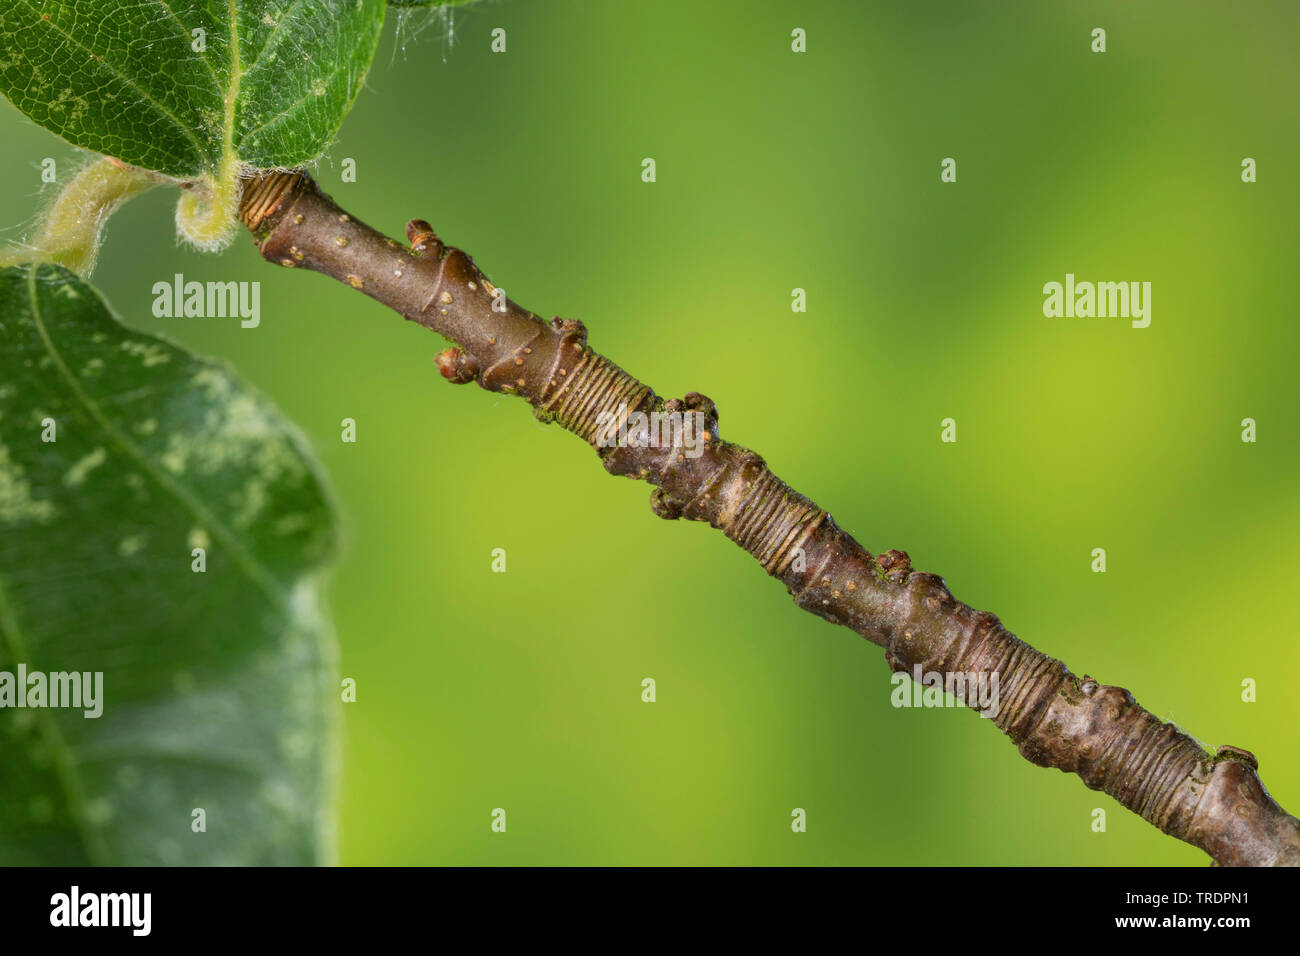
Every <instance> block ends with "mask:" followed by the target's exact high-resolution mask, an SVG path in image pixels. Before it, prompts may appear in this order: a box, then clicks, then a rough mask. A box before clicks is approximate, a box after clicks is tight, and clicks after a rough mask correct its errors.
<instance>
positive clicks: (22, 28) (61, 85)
mask: <svg viewBox="0 0 1300 956" xmlns="http://www.w3.org/2000/svg"><path fill="white" fill-rule="evenodd" d="M383 18H384V2H383V0H61V2H52V0H6V2H5V3H4V4H3V7H2V8H0V91H2V92H3V93H4V94H5V95H6V96H7V97H9V99H10V100H12V101H13V103H14V105H15V106H17V107H18V108H19V109H20V110H22V111H23V112H24V113H26V114H27V115H28V116H30V117H31V118H32V119H33V120H35V121H36V122H37V123H40V124H41V125H42V126H44V127H46V128H47V129H50V130H53V131H54V132H56V133H58V134H59V135H60V136H63V137H64V138H65V139H67V140H69V141H70V142H71V143H73V144H74V145H77V146H81V147H85V148H86V149H92V150H95V151H96V152H100V153H105V154H107V155H110V156H114V157H116V158H117V159H120V160H122V161H123V162H126V163H131V164H133V165H136V166H140V167H143V168H145V169H149V170H154V171H156V172H161V173H165V174H167V175H169V176H174V177H176V178H178V179H201V178H205V177H206V178H210V179H213V180H218V179H221V178H223V177H225V178H228V177H229V174H230V172H231V170H232V169H234V168H235V164H236V163H239V162H242V163H246V164H248V165H251V166H257V167H291V166H298V165H301V164H303V163H306V162H309V161H310V160H312V159H315V158H316V157H317V156H319V155H320V154H321V153H322V152H323V151H324V150H325V148H326V147H327V146H328V145H329V142H330V140H331V139H332V138H333V137H334V134H335V133H336V132H337V131H338V128H339V124H340V123H341V122H342V121H343V117H344V116H345V115H346V114H347V111H348V109H349V107H350V106H351V104H352V101H353V99H354V98H355V97H356V94H357V92H358V91H359V90H360V88H361V83H362V81H363V79H364V78H365V74H366V70H367V68H368V67H369V65H370V60H371V58H372V57H373V56H374V51H375V46H376V44H377V43H378V40H379V30H380V27H381V25H382V23H383ZM196 48H197V49H196ZM235 171H237V170H235Z"/></svg>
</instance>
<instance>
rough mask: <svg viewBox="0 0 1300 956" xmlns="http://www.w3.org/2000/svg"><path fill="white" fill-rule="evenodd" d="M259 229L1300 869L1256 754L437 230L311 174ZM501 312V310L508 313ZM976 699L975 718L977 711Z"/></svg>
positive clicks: (687, 513)
mask: <svg viewBox="0 0 1300 956" xmlns="http://www.w3.org/2000/svg"><path fill="white" fill-rule="evenodd" d="M241 214H242V216H243V219H244V222H245V224H246V225H247V226H248V228H249V229H250V230H251V231H252V233H253V235H254V237H255V238H256V240H257V243H258V248H259V249H260V251H261V253H262V255H263V257H265V258H266V259H268V260H269V261H271V262H275V263H279V264H281V265H284V266H290V267H298V268H306V269H311V270H314V271H316V272H322V273H324V274H325V275H328V276H330V277H332V278H335V279H338V280H339V281H342V282H345V283H347V284H348V285H350V286H352V287H353V288H354V289H358V290H360V291H362V292H364V293H365V294H367V295H369V296H371V297H373V298H375V299H377V300H378V301H380V302H382V303H384V304H385V305H387V306H389V307H390V308H392V309H394V310H396V311H397V312H399V313H401V314H402V315H403V316H405V317H406V318H408V319H411V320H412V321H415V322H418V323H420V324H421V325H424V326H426V327H428V328H430V329H432V330H434V331H436V332H439V333H441V334H442V335H444V336H446V337H447V338H448V339H451V340H452V341H453V342H455V343H457V345H456V347H454V348H450V349H448V350H446V351H445V352H443V353H442V354H440V355H439V357H438V366H439V369H440V370H441V372H442V374H443V375H444V376H445V377H447V378H448V379H449V380H451V381H454V382H460V383H465V382H470V381H477V382H478V383H479V384H480V385H481V386H482V387H483V388H485V389H488V390H489V391H494V392H504V393H508V394H513V395H518V396H519V397H520V398H522V399H524V400H525V401H527V402H528V403H529V404H530V405H532V406H533V409H534V412H535V414H536V415H537V416H538V417H539V418H541V419H543V420H546V421H554V422H556V423H557V424H559V425H561V426H562V427H564V428H566V429H568V430H569V431H571V432H573V433H574V434H576V435H578V436H579V437H581V438H582V439H584V440H585V441H587V442H588V443H589V444H591V445H592V446H593V447H594V448H596V449H597V451H598V452H599V454H600V456H601V460H602V462H603V463H604V466H605V469H606V470H607V471H609V472H610V473H611V474H615V475H624V476H627V477H631V478H641V479H645V480H646V481H648V482H650V483H651V484H653V485H655V486H656V487H655V490H654V493H653V495H652V498H651V501H652V506H653V508H654V510H655V513H656V514H659V515H660V516H661V517H665V518H678V517H682V518H690V519H693V520H697V521H707V522H708V523H709V524H711V525H712V526H713V527H715V528H717V529H718V530H720V531H722V532H723V533H724V534H725V535H726V536H727V537H729V538H730V539H731V540H732V541H734V542H736V543H737V544H738V545H740V546H741V547H742V548H744V549H745V550H746V551H748V552H749V553H750V554H751V555H753V556H754V558H755V559H757V560H758V562H759V563H760V564H762V566H763V568H764V570H766V571H767V572H768V574H770V575H772V576H774V577H776V578H778V579H780V580H781V581H782V583H784V584H785V586H786V588H787V589H788V591H789V592H790V594H791V596H792V597H793V598H794V600H795V603H796V604H798V605H799V606H800V607H802V608H804V609H805V610H808V611H811V612H813V613H814V614H817V615H819V616H820V617H823V618H825V619H826V620H828V621H831V622H832V623H835V624H843V625H845V626H847V627H849V628H852V629H853V630H854V631H856V632H857V633H859V634H861V635H862V636H863V637H865V638H866V639H867V640H869V641H871V642H872V643H874V644H878V645H880V646H881V647H882V648H884V650H885V654H886V658H887V660H888V662H889V664H890V666H891V667H892V668H894V669H895V670H903V671H907V672H909V673H910V672H912V670H913V668H914V667H915V666H916V665H919V666H920V667H921V669H922V670H923V671H926V672H939V673H945V674H946V673H953V672H960V673H963V674H969V673H975V674H984V675H990V674H996V675H997V677H998V681H999V696H1000V708H999V710H998V712H997V714H996V716H995V717H994V718H993V722H994V723H996V724H997V726H998V727H999V728H1000V729H1001V730H1002V731H1003V732H1004V733H1006V734H1007V735H1008V736H1009V737H1010V738H1011V739H1012V740H1013V741H1014V742H1015V743H1016V745H1017V746H1018V747H1019V749H1020V752H1021V754H1023V755H1024V757H1025V758H1026V759H1028V760H1030V761H1032V762H1033V763H1036V764H1039V765H1040V766H1045V767H1056V768H1058V769H1060V770H1063V771H1068V772H1070V773H1076V774H1078V775H1079V776H1080V777H1081V778H1082V779H1083V782H1084V783H1085V784H1087V786H1089V787H1091V788H1092V789H1094V790H1103V791H1105V792H1106V793H1109V794H1110V795H1111V796H1113V797H1114V798H1115V799H1116V800H1118V801H1119V802H1120V803H1122V804H1123V805H1124V806H1126V807H1128V808H1129V809H1131V810H1133V811H1134V812H1136V813H1138V814H1140V815H1141V816H1142V817H1143V818H1144V819H1146V820H1148V821H1149V822H1151V823H1153V824H1154V825H1156V826H1158V827H1159V828H1160V829H1161V830H1163V831H1165V832H1166V833H1168V834H1170V835H1171V836H1175V837H1177V838H1178V839H1180V840H1185V841H1186V842H1188V843H1191V844H1192V845H1194V846H1198V847H1200V848H1201V849H1203V850H1205V852H1207V853H1208V854H1209V855H1210V856H1211V857H1213V858H1214V860H1215V861H1216V862H1218V863H1219V864H1222V865H1238V866H1240V865H1245V866H1251V865H1254V866H1269V865H1291V866H1295V865H1300V821H1297V820H1296V819H1295V818H1294V817H1292V816H1290V815H1289V814H1287V813H1286V812H1285V811H1283V810H1282V809H1281V807H1279V806H1278V805H1277V803H1276V802H1274V801H1273V799H1272V798H1271V797H1270V796H1269V794H1268V792H1267V791H1266V790H1265V789H1264V786H1263V784H1262V783H1260V780H1259V776H1258V774H1257V773H1256V770H1257V765H1256V761H1255V758H1254V756H1253V755H1251V754H1250V753H1249V752H1247V751H1245V750H1241V749H1239V748H1235V747H1220V748H1219V750H1218V752H1217V753H1215V754H1210V753H1207V752H1206V751H1205V750H1204V749H1202V747H1201V746H1200V745H1199V744H1198V743H1197V742H1196V741H1195V740H1193V739H1192V738H1191V737H1189V736H1188V735H1186V734H1184V733H1182V732H1181V731H1179V730H1178V729H1177V728H1176V727H1174V726H1173V725H1172V724H1167V723H1164V722H1162V721H1160V720H1159V719H1157V718H1156V717H1154V716H1153V715H1152V714H1150V713H1149V712H1147V711H1146V710H1144V709H1143V708H1142V707H1140V706H1139V705H1138V704H1137V703H1135V702H1134V700H1133V697H1132V695H1131V694H1130V693H1129V692H1128V691H1127V690H1125V689H1123V688H1121V687H1109V686H1103V685H1101V684H1099V683H1098V682H1097V681H1095V680H1093V679H1092V678H1089V677H1082V678H1080V677H1076V676H1075V675H1074V674H1072V673H1070V671H1069V670H1068V669H1067V668H1066V667H1065V665H1064V664H1062V663H1061V662H1060V661H1058V660H1055V659H1053V658H1051V657H1048V656H1047V655H1045V654H1042V653H1040V652H1038V651H1036V650H1034V649H1033V648H1032V647H1030V646H1029V645H1027V644H1025V643H1024V642H1022V641H1020V640H1019V639H1018V638H1016V637H1015V635H1013V634H1011V633H1010V632H1009V631H1007V629H1006V628H1005V627H1003V626H1002V624H1001V622H1000V621H999V620H998V618H997V617H996V616H995V615H993V614H990V613H988V612H986V611H976V610H974V609H973V608H971V607H969V606H968V605H966V604H963V603H961V602H960V601H957V600H955V599H954V598H953V596H952V595H951V594H950V593H949V591H948V588H947V587H946V586H945V585H944V582H943V579H942V578H940V577H938V576H937V575H933V574H925V573H922V572H919V571H914V570H912V568H911V566H910V562H909V561H908V557H907V555H906V554H905V553H903V552H901V551H887V552H885V553H883V554H880V555H878V556H873V555H871V554H870V553H868V552H867V551H866V549H864V548H863V547H862V546H861V545H859V544H858V543H857V542H856V541H855V540H854V539H853V538H852V537H850V536H849V535H848V534H846V533H845V532H844V531H842V530H841V529H840V528H839V527H838V526H837V525H836V523H835V522H834V520H833V519H832V518H831V516H830V515H829V514H827V513H826V512H825V511H823V510H822V509H821V508H819V507H818V506H817V505H815V504H814V503H813V502H812V501H810V500H808V499H807V498H805V497H803V496H802V495H800V494H798V493H797V492H795V491H793V490H792V489H791V488H790V487H789V486H787V485H786V484H785V483H784V482H783V481H781V480H780V479H779V478H777V477H776V475H774V474H773V473H772V471H771V470H770V469H769V468H768V467H767V464H766V463H765V462H764V461H763V459H762V458H761V457H759V456H758V455H757V454H755V453H754V452H752V451H750V450H748V449H746V448H743V447H741V446H739V445H735V444H732V443H731V442H727V441H723V440H722V439H721V438H720V437H719V436H718V416H717V409H716V408H715V407H714V405H713V403H712V402H711V401H709V399H707V398H705V397H704V396H702V395H699V394H697V393H690V394H688V395H686V396H685V397H684V398H682V399H670V400H667V401H664V400H663V399H661V398H659V397H658V396H657V395H655V393H654V392H653V391H652V390H651V389H650V388H649V387H648V386H646V385H643V384H642V383H641V382H639V381H637V380H636V379H635V378H633V377H632V376H630V375H628V374H627V373H626V372H624V371H623V370H622V369H621V368H619V367H618V366H617V365H615V364H614V363H613V362H611V361H609V360H608V359H606V358H605V357H603V356H601V355H600V354H598V353H597V352H595V351H593V350H592V349H590V348H588V347H587V345H586V329H585V328H584V327H583V325H582V323H581V322H577V321H575V320H571V319H570V320H561V319H554V320H552V321H550V322H544V321H542V320H540V319H539V318H538V317H537V316H535V315H534V314H533V313H531V312H528V311H526V310H524V309H522V308H520V307H519V306H517V305H515V304H514V303H513V302H509V301H508V300H505V299H504V298H503V297H501V296H500V295H499V294H498V293H497V290H496V288H495V287H494V286H493V285H492V283H491V282H490V281H489V280H488V279H487V277H486V276H484V275H483V273H482V272H481V271H479V269H478V268H477V267H476V266H475V265H474V262H473V260H472V259H470V257H469V256H468V255H466V254H465V253H464V252H462V251H461V250H459V249H456V248H453V247H451V246H448V245H446V244H444V243H443V242H442V241H441V240H440V239H438V238H437V236H435V235H434V233H433V230H432V229H431V228H430V227H429V226H428V224H427V223H424V222H422V221H419V220H413V221H412V222H411V223H410V224H409V225H408V226H407V236H408V239H409V240H410V243H411V244H410V246H409V247H407V246H404V245H401V244H399V243H397V242H395V241H394V240H392V239H389V238H386V237H385V236H383V235H382V234H380V233H379V232H376V231H375V230H373V229H371V228H370V227H369V226H366V225H365V224H364V223H361V222H358V221H356V220H355V219H353V218H351V217H350V216H349V215H348V214H347V213H345V212H344V211H343V210H341V209H340V208H339V207H338V206H337V205H336V204H335V203H334V202H333V200H331V199H330V198H329V197H328V196H325V195H324V194H323V193H321V192H320V191H319V189H318V188H317V187H316V185H315V184H314V183H313V182H312V181H311V179H310V178H308V177H307V176H306V175H305V174H301V173H273V174H269V175H268V176H266V177H265V178H260V179H252V180H249V181H248V182H247V183H246V185H245V191H244V198H243V203H242V206H241ZM494 306H495V307H494ZM653 411H658V412H674V411H677V412H699V413H700V414H701V416H702V421H703V422H704V429H705V435H704V437H705V438H706V439H707V440H706V441H705V442H704V445H703V450H702V453H701V454H699V455H698V456H695V457H692V456H690V455H688V454H686V453H685V447H684V445H683V442H682V435H681V434H680V433H674V435H673V441H672V442H671V443H669V444H662V443H661V446H660V447H631V446H627V445H625V446H623V447H605V446H604V442H603V441H602V437H603V435H604V434H605V433H606V429H607V427H608V423H609V422H610V421H611V420H612V421H614V422H615V423H622V422H626V421H627V419H628V417H629V416H631V415H632V414H633V413H635V412H642V413H649V412H653ZM972 702H973V701H972Z"/></svg>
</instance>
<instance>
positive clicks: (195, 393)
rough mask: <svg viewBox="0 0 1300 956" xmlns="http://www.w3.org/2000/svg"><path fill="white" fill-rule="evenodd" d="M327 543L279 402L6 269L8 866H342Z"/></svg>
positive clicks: (0, 379)
mask: <svg viewBox="0 0 1300 956" xmlns="http://www.w3.org/2000/svg"><path fill="white" fill-rule="evenodd" d="M333 546H334V523H333V519H332V512H331V508H330V506H329V502H328V499H327V495H326V494H325V493H324V491H323V489H322V484H321V481H320V479H319V478H318V476H317V472H316V468H315V465H314V464H313V462H312V460H311V458H310V456H309V454H308V452H307V450H306V448H305V447H304V444H303V442H302V441H301V440H300V439H299V438H298V436H297V435H296V434H295V433H294V432H293V430H292V429H291V427H290V426H288V425H287V424H286V422H285V420H284V419H283V418H282V417H281V416H280V415H279V413H278V412H277V411H276V410H275V409H274V408H273V407H272V406H271V405H270V403H269V402H268V401H267V400H265V399H264V398H261V397H260V396H258V395H257V394H255V393H254V392H252V391H251V390H250V389H249V388H248V386H246V385H245V384H243V383H242V382H240V381H239V380H238V379H236V378H235V377H234V376H233V375H232V374H231V373H230V372H229V371H227V370H226V369H224V368H222V367H220V366H218V365H217V364H214V363H212V362H209V361H203V360H200V359H197V358H195V357H193V356H191V355H189V354H188V353H186V352H185V351H183V350H181V349H180V348H177V347H176V346H174V345H171V344H170V343H168V342H166V341H165V340H162V339H159V338H157V337H154V336H151V335H144V334H140V333H138V332H133V331H131V330H129V329H127V328H125V327H124V326H123V325H122V324H121V323H120V322H119V321H118V320H117V318H116V317H114V316H113V315H112V313H111V312H110V311H109V309H108V307H107V306H106V305H105V303H104V302H103V300H102V299H101V298H100V297H99V295H98V294H97V293H96V292H95V290H94V289H93V288H92V287H91V286H89V285H87V284H86V283H84V282H83V281H81V280H80V279H78V278H77V277H76V276H74V275H73V274H72V273H70V272H68V271H67V270H66V269H64V268H62V267H61V266H56V265H49V264H46V265H40V266H23V267H13V268H7V269H3V270H0V704H2V705H3V706H0V864H36V863H40V864H81V863H109V864H287V863H293V864H307V863H315V862H322V861H328V860H329V859H330V854H331V850H330V845H329V839H328V809H329V808H328V804H329V799H328V798H329V794H330V786H329V782H330V781H329V777H330V770H331V755H332V752H333V743H332V735H331V732H330V731H331V726H332V724H333V719H332V716H331V715H332V714H333V713H334V708H335V707H336V706H338V698H337V697H335V696H334V694H333V690H334V689H336V684H335V682H334V679H333V677H332V676H331V675H332V666H331V660H332V644H331V637H330V634H329V631H328V627H327V625H326V623H325V621H324V620H323V618H322V616H321V613H320V612H319V610H318V607H317V582H318V579H319V574H320V569H321V567H322V565H323V564H324V563H325V561H326V560H327V558H328V557H329V556H330V554H331V553H332V551H333ZM20 669H21V670H22V671H23V672H25V674H26V683H27V686H26V687H22V686H19V685H18V682H17V677H18V674H19V673H20ZM73 672H77V673H78V674H80V675H82V676H81V678H80V681H79V682H78V683H79V684H80V685H81V691H82V695H81V700H80V701H75V696H76V695H75V693H74V684H73V682H72V681H71V680H70V679H67V680H63V681H62V682H60V680H59V678H57V677H51V676H49V675H56V674H59V673H63V674H71V673H73ZM97 673H99V674H102V684H99V682H98V679H97V678H95V677H94V676H93V675H95V674H97ZM37 674H39V675H44V676H43V677H42V678H36V677H34V676H33V675H37ZM86 675H91V676H89V677H87V676H86ZM59 683H62V685H63V686H62V688H61V691H62V694H63V695H64V696H63V698H62V701H61V702H63V703H67V702H68V698H74V701H75V702H76V703H79V704H80V706H77V707H66V706H61V707H53V706H50V705H51V704H53V703H55V701H54V700H53V694H54V688H55V686H56V684H59ZM38 685H44V695H43V700H42V701H41V702H43V703H44V704H45V705H46V706H43V707H37V706H31V705H32V704H33V703H34V702H35V701H36V700H37V698H36V697H35V696H34V694H35V690H34V688H35V687H36V686H38ZM96 688H98V693H96V692H95V691H96ZM19 695H21V696H22V698H23V701H24V703H26V704H27V705H28V706H23V707H20V706H18V700H17V698H18V696H19ZM91 698H94V699H91ZM88 710H89V711H90V712H91V713H94V711H95V710H99V711H101V712H100V715H99V716H97V717H95V716H90V717H88V716H86V712H87V711H88ZM197 811H202V813H199V812H197Z"/></svg>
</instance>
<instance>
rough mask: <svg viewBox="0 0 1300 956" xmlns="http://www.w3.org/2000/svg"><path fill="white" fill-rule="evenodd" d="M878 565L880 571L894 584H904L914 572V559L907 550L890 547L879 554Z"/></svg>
mask: <svg viewBox="0 0 1300 956" xmlns="http://www.w3.org/2000/svg"><path fill="white" fill-rule="evenodd" d="M876 565H877V567H879V568H880V573H881V574H883V575H884V576H885V580H886V581H889V582H891V583H893V584H902V583H903V582H904V581H906V580H907V576H908V575H909V574H910V573H911V572H912V559H911V558H909V557H908V556H907V552H906V551H898V550H894V549H890V550H889V551H886V552H884V553H883V554H878V555H876Z"/></svg>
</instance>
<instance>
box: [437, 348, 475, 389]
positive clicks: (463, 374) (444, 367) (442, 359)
mask: <svg viewBox="0 0 1300 956" xmlns="http://www.w3.org/2000/svg"><path fill="white" fill-rule="evenodd" d="M433 360H434V361H435V362H436V363H438V371H439V372H440V373H442V377H443V378H445V379H446V380H447V381H449V382H451V383H452V384H453V385H466V384H468V383H469V382H472V381H474V376H476V375H478V363H477V362H475V361H474V359H472V358H471V357H470V356H468V355H466V354H465V350H464V349H462V348H461V347H460V346H458V345H453V346H452V347H451V348H448V349H443V350H442V351H441V352H439V353H438V354H437V355H436V356H434V359H433Z"/></svg>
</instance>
